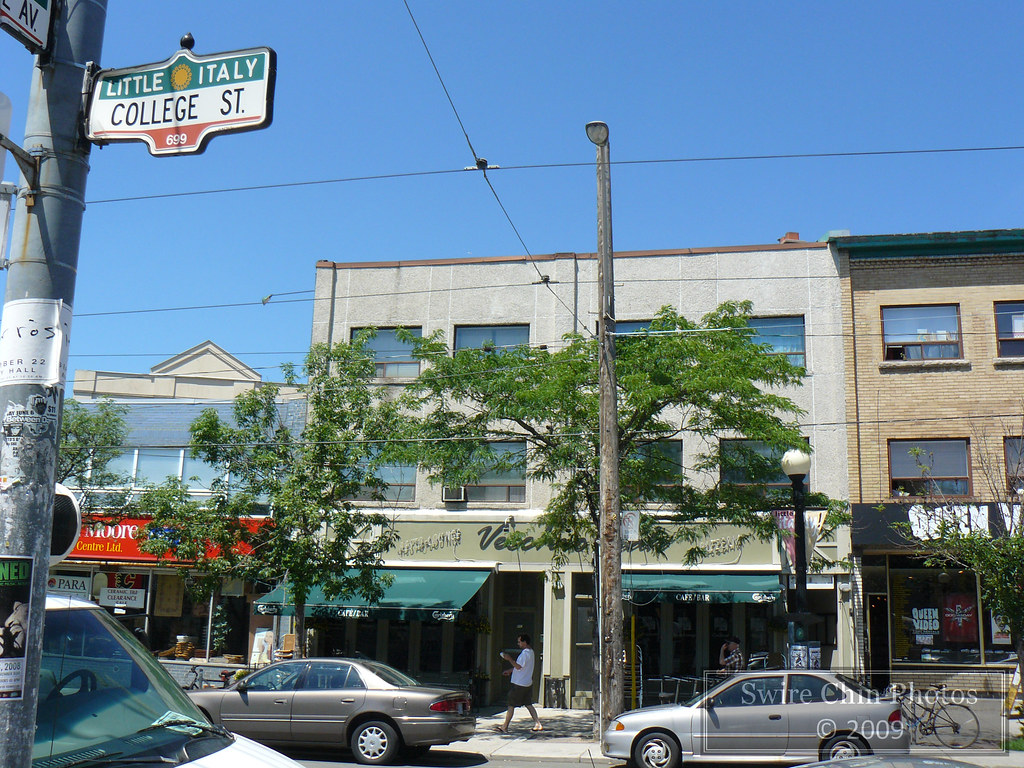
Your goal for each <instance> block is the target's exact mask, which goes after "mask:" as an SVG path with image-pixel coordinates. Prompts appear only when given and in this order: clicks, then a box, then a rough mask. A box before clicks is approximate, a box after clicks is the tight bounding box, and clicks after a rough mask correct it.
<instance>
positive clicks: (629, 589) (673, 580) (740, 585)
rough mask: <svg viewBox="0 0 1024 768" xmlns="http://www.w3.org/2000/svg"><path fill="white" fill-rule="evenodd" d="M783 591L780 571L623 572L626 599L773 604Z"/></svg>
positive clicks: (623, 594) (623, 589) (623, 590)
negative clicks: (778, 572)
mask: <svg viewBox="0 0 1024 768" xmlns="http://www.w3.org/2000/svg"><path fill="white" fill-rule="evenodd" d="M781 594H782V585H781V584H780V583H779V574H777V573H644V572H627V573H623V574H622V596H623V599H625V600H641V601H644V602H652V601H653V602H666V603H668V602H674V603H772V602H775V601H776V600H777V599H779V595H781Z"/></svg>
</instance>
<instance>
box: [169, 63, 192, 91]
mask: <svg viewBox="0 0 1024 768" xmlns="http://www.w3.org/2000/svg"><path fill="white" fill-rule="evenodd" d="M191 82H192V69H191V68H190V67H189V66H188V64H179V65H178V66H176V67H175V68H174V69H172V70H171V88H173V89H174V90H176V91H182V90H184V89H185V88H188V85H189V83H191Z"/></svg>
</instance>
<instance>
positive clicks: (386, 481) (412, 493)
mask: <svg viewBox="0 0 1024 768" xmlns="http://www.w3.org/2000/svg"><path fill="white" fill-rule="evenodd" d="M373 476H374V477H376V478H377V479H378V480H379V481H380V482H381V483H382V484H383V488H380V489H379V491H380V493H381V495H382V496H383V497H384V498H383V500H384V501H414V500H415V498H416V465H415V464H381V465H378V466H377V467H375V468H374V470H373ZM375 495H376V493H375V491H374V490H372V489H370V488H369V487H368V486H367V487H364V488H363V489H362V490H361V491H360V492H359V493H358V494H356V496H354V497H353V500H354V501H373V500H375V499H374V496H375Z"/></svg>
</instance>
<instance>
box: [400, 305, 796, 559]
mask: <svg viewBox="0 0 1024 768" xmlns="http://www.w3.org/2000/svg"><path fill="white" fill-rule="evenodd" d="M750 312H751V305H750V303H749V302H729V303H725V304H723V305H721V306H720V307H718V308H717V309H716V310H715V311H713V312H711V313H709V314H707V315H706V316H704V317H703V318H702V319H701V320H700V321H699V322H693V321H690V320H688V319H687V318H685V317H683V316H682V315H681V314H679V313H678V312H676V311H675V310H674V309H672V308H671V307H664V308H663V309H661V310H660V311H659V312H658V314H657V316H656V317H655V318H654V320H653V321H652V322H651V324H650V326H649V328H648V330H647V332H646V333H644V334H640V335H636V336H630V337H624V338H622V339H620V341H619V342H618V344H617V360H616V375H617V379H618V424H619V448H620V455H621V457H622V458H621V466H620V486H621V488H622V492H623V508H624V509H625V508H630V507H632V508H637V509H642V510H644V511H645V512H647V513H649V514H645V515H643V516H642V524H641V541H640V548H641V549H642V550H644V551H646V552H648V553H651V554H653V555H656V556H658V555H664V553H665V552H666V550H667V549H668V547H669V545H670V544H672V543H673V541H677V540H681V541H685V542H687V543H688V545H689V547H688V555H687V559H688V560H689V561H690V562H696V561H697V560H698V559H699V558H700V557H701V556H702V555H703V554H704V552H703V550H702V549H701V546H700V542H701V541H702V540H703V539H704V537H705V536H706V534H707V532H708V530H709V529H710V528H712V527H714V526H715V525H718V524H722V523H729V524H735V525H739V526H742V527H743V528H745V529H746V530H747V531H748V532H749V533H747V534H745V535H746V536H756V537H759V538H769V537H772V536H775V535H777V529H776V527H775V523H774V522H773V521H772V520H771V519H770V518H769V517H767V516H766V515H764V514H763V512H764V511H765V510H766V509H768V508H769V507H768V506H767V505H766V493H767V491H766V486H765V485H764V483H763V481H764V480H766V479H768V478H770V477H772V476H773V475H776V474H777V473H778V464H777V463H776V462H775V461H774V460H773V459H772V458H771V457H770V456H766V455H764V454H762V453H758V452H757V451H754V450H750V449H747V448H744V447H743V446H742V444H741V445H740V446H739V447H737V448H736V449H735V450H732V451H727V450H725V449H723V447H722V444H721V442H720V441H719V439H718V438H719V437H721V436H734V437H743V438H746V439H749V440H752V441H759V442H760V443H762V444H764V445H765V446H767V447H768V448H769V449H770V450H771V452H772V453H773V454H774V455H780V454H781V452H782V451H783V450H785V449H787V448H790V447H803V448H805V449H806V443H805V442H804V440H803V439H802V437H801V435H800V430H799V428H798V426H797V424H796V417H797V416H799V415H800V414H801V413H802V411H801V409H800V408H799V407H798V406H797V405H796V404H794V403H793V401H792V400H791V399H789V398H788V397H786V396H785V395H784V394H782V392H781V390H782V389H783V388H785V387H790V386H795V385H799V384H800V382H801V380H802V377H803V373H804V372H803V369H802V368H800V367H798V366H795V365H793V364H792V363H790V361H789V360H788V359H787V358H786V356H785V355H771V354H768V348H767V347H766V346H764V345H760V344H758V343H757V340H756V337H755V336H754V333H753V331H752V330H751V329H750V327H749V319H750ZM409 339H410V340H411V341H414V342H415V344H416V349H415V354H416V356H417V357H418V358H420V359H421V360H423V361H424V362H425V363H426V364H427V365H426V367H425V370H424V372H423V373H422V374H421V375H420V377H419V378H418V379H417V381H416V382H415V383H414V384H412V385H411V386H410V387H409V391H408V393H407V398H408V399H407V408H409V410H410V411H414V412H416V413H419V414H421V416H420V418H419V429H420V431H421V436H422V437H423V438H424V440H423V442H422V443H421V444H420V449H419V451H420V453H419V463H420V464H421V465H422V466H424V467H426V468H427V469H428V470H429V471H430V477H431V479H432V480H433V481H435V482H438V483H443V484H445V485H464V484H472V483H475V482H478V481H479V480H480V478H481V477H482V476H483V475H484V474H485V473H487V472H493V471H507V470H510V469H513V468H515V467H520V468H522V467H525V469H526V473H527V476H528V477H532V478H535V479H537V480H541V481H544V482H547V483H550V484H552V486H553V489H554V490H553V495H552V498H551V501H550V503H549V504H548V505H547V508H546V509H545V512H544V514H543V516H542V517H541V519H540V526H541V527H542V528H543V531H542V532H541V533H540V536H539V538H538V543H540V544H545V545H547V546H548V547H550V548H551V550H552V553H553V558H554V561H555V562H556V563H559V562H563V563H564V562H565V561H567V560H568V559H569V558H570V557H576V556H578V555H580V554H585V555H588V556H589V555H590V554H592V552H593V548H594V543H595V541H596V537H597V531H598V530H599V515H600V510H599V493H598V491H599V485H600V467H599V457H600V446H599V438H598V379H597V369H598V363H597V342H596V340H595V339H592V338H585V337H583V336H580V335H568V336H566V337H564V344H563V345H561V346H560V347H559V348H558V349H554V350H552V349H547V348H544V347H526V346H522V347H515V348H512V349H506V350H497V349H461V350H458V351H456V352H455V353H454V354H453V355H449V354H448V353H447V347H446V343H445V340H444V338H443V336H442V335H441V334H440V333H435V334H434V335H432V336H430V337H427V338H423V339H418V338H414V337H412V336H409ZM671 440H682V441H683V442H684V443H685V444H687V445H695V446H697V447H698V450H697V451H696V452H695V453H689V452H688V455H691V456H693V457H694V458H693V461H692V463H691V464H690V465H689V466H683V465H682V464H681V462H680V458H679V453H678V451H676V453H675V458H674V459H673V458H671V451H668V450H666V447H667V446H670V445H671V444H670V443H666V441H671ZM503 441H524V442H525V444H526V452H525V455H523V454H515V453H508V452H500V451H496V450H495V448H494V444H495V443H500V442H503ZM737 472H742V473H743V474H744V477H745V479H749V480H751V481H753V482H752V483H751V484H746V483H743V484H737V483H729V482H721V478H722V477H727V478H728V477H729V476H730V475H731V474H735V473H737ZM680 523H681V524H682V525H680Z"/></svg>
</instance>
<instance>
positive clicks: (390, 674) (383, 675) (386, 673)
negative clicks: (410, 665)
mask: <svg viewBox="0 0 1024 768" xmlns="http://www.w3.org/2000/svg"><path fill="white" fill-rule="evenodd" d="M362 664H363V666H365V667H366V668H367V669H368V670H370V671H371V672H373V674H375V675H376V676H377V677H379V678H380V679H381V680H383V681H384V682H385V683H388V684H390V685H419V681H417V680H415V679H413V678H411V677H409V676H408V675H407V674H405V673H404V672H399V671H398V670H397V669H395V668H394V667H389V666H388V665H387V664H381V663H380V662H379V661H364V662H362Z"/></svg>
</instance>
